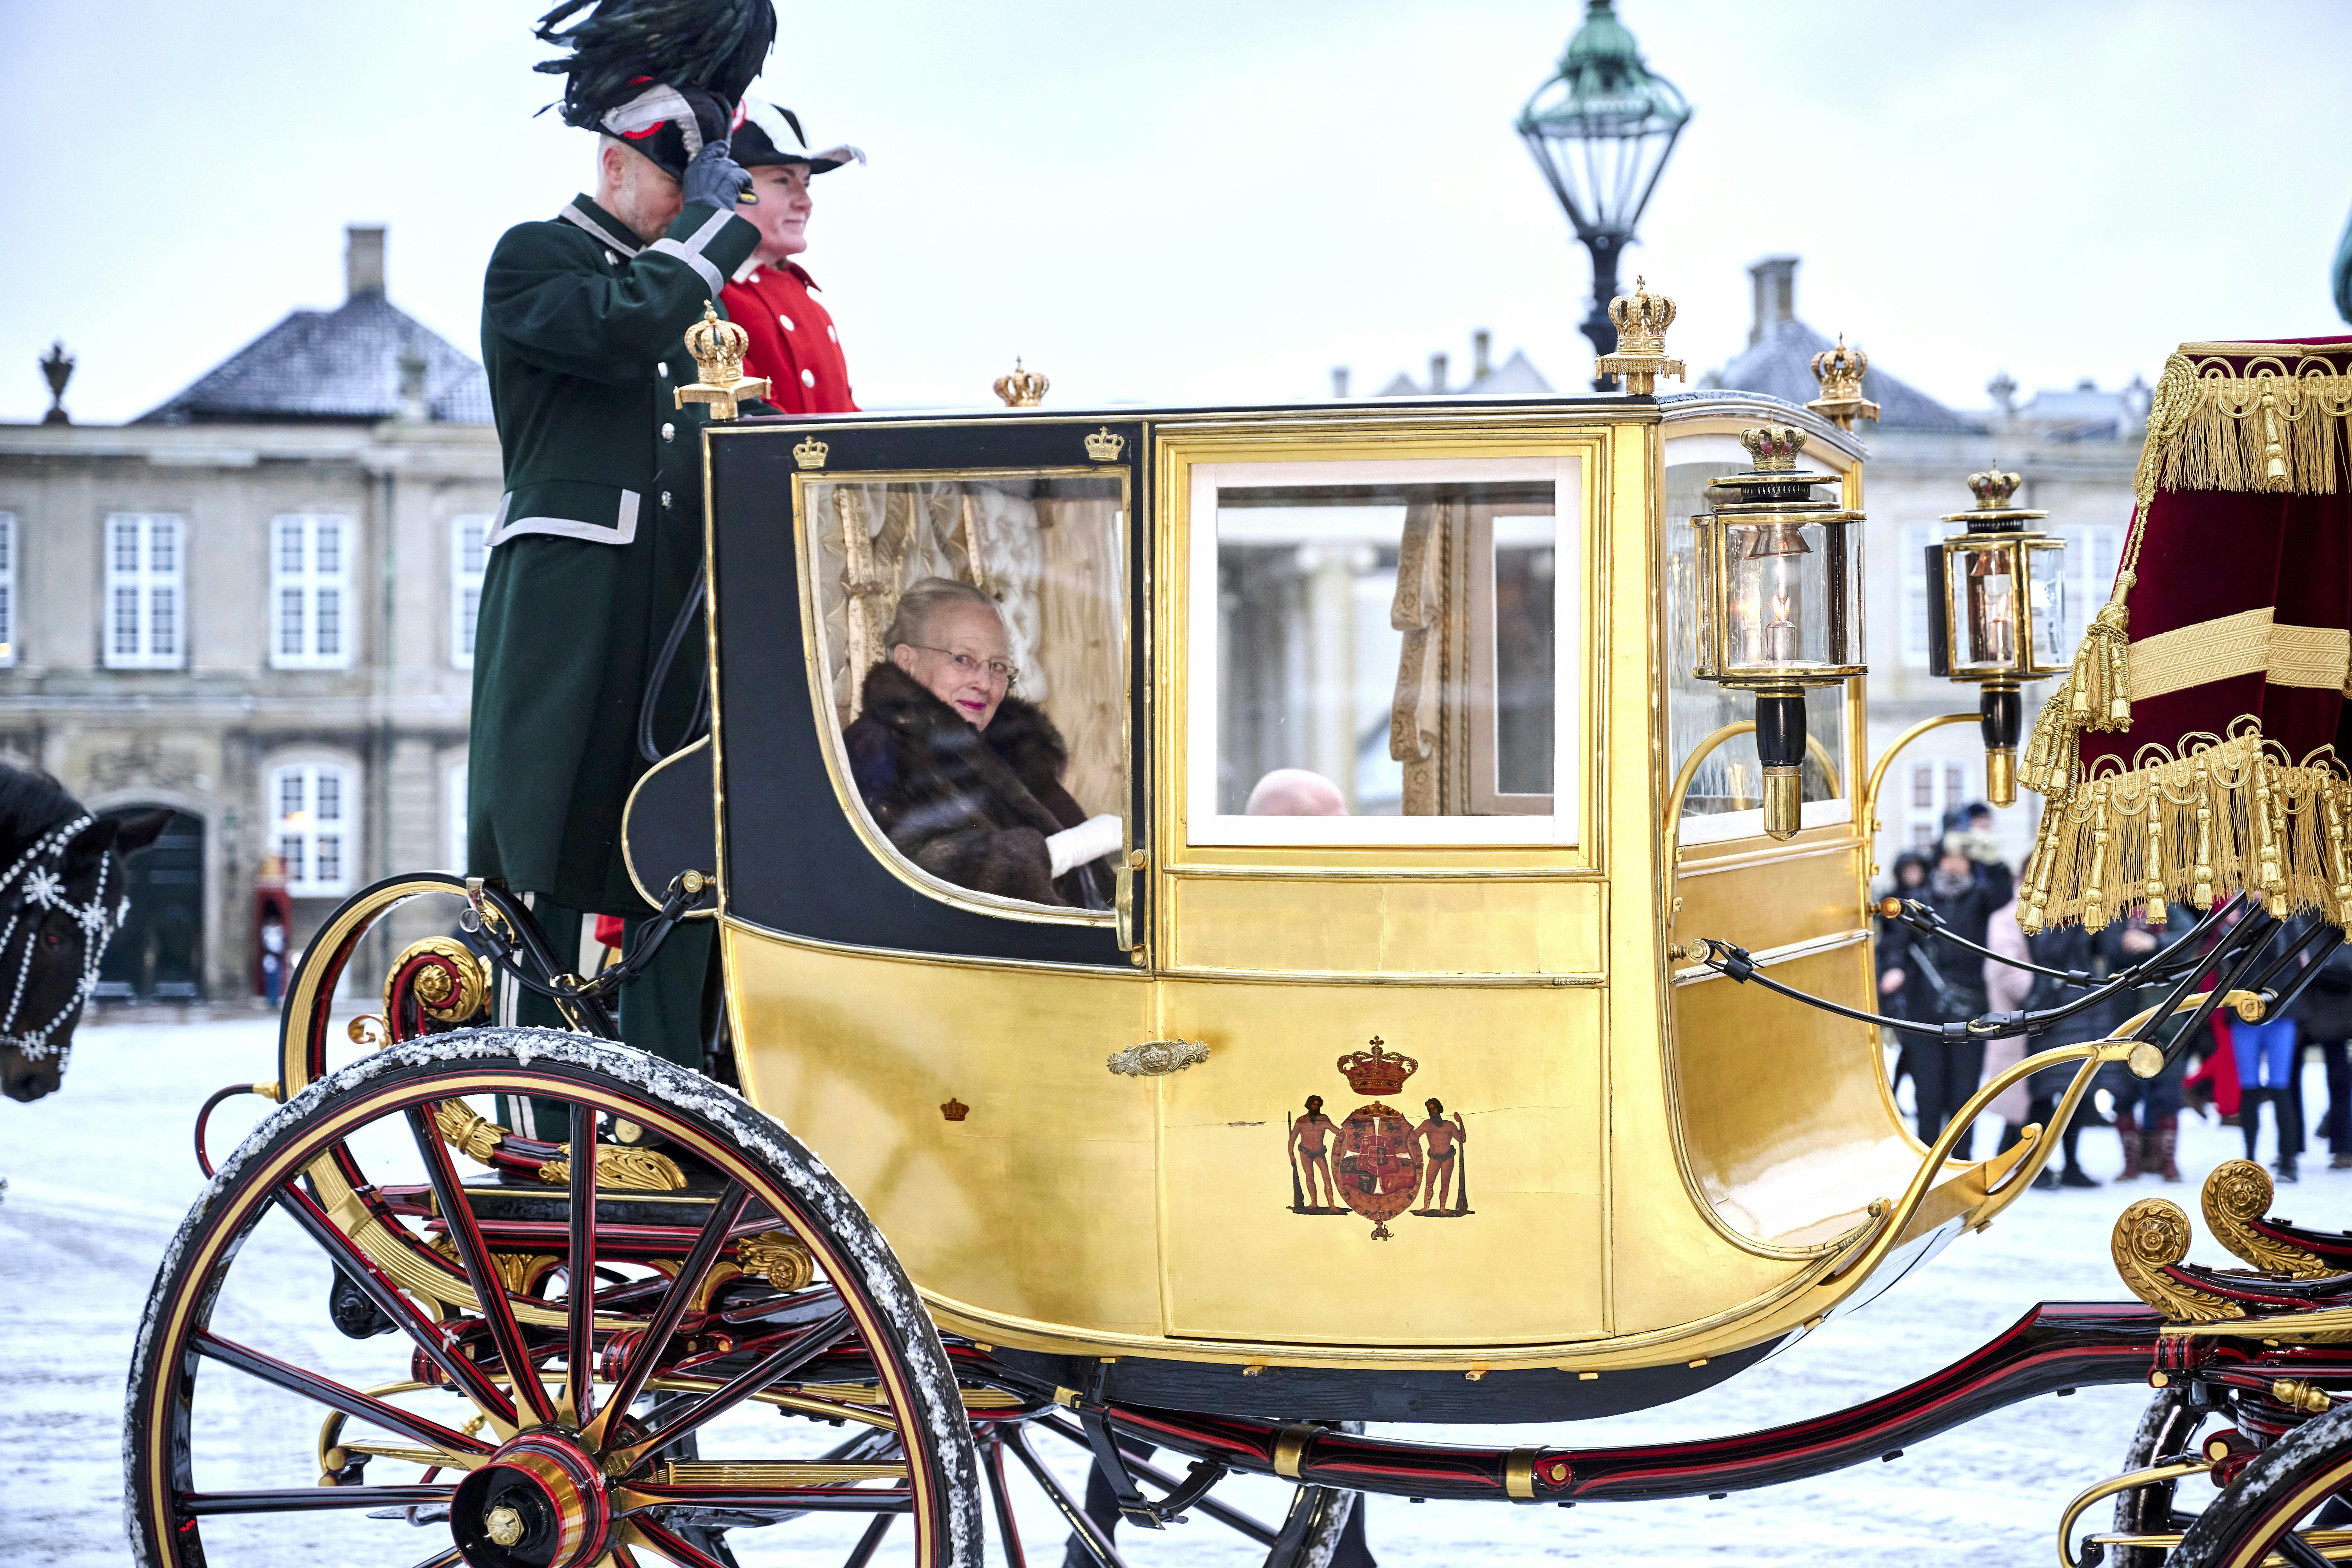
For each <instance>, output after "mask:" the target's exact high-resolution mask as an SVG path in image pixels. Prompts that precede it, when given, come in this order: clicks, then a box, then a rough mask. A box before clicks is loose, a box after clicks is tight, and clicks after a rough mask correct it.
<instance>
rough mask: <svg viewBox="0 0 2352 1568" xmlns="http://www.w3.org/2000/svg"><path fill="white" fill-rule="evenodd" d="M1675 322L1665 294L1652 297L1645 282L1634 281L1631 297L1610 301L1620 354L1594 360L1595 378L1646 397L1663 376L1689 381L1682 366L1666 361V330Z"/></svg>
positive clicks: (1624, 296)
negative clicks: (1615, 381)
mask: <svg viewBox="0 0 2352 1568" xmlns="http://www.w3.org/2000/svg"><path fill="white" fill-rule="evenodd" d="M1674 319H1675V302H1674V301H1673V300H1669V299H1667V298H1666V297H1665V296H1664V294H1653V293H1651V292H1650V290H1649V289H1648V287H1647V286H1646V283H1645V280H1644V279H1641V278H1638V277H1637V278H1635V279H1633V292H1632V293H1631V294H1620V295H1618V296H1617V298H1615V299H1614V300H1610V301H1609V320H1610V321H1611V322H1612V323H1613V324H1614V325H1615V326H1616V328H1617V352H1616V353H1606V354H1602V355H1601V357H1600V358H1599V359H1596V360H1594V361H1593V362H1592V372H1593V374H1595V375H1613V376H1615V377H1617V378H1618V381H1619V383H1620V384H1622V386H1623V387H1624V389H1625V390H1626V391H1627V392H1630V393H1636V394H1639V395H1642V396H1644V397H1646V396H1649V395H1652V394H1653V393H1654V392H1655V391H1656V390H1657V386H1658V377H1660V376H1662V375H1671V376H1673V377H1675V379H1676V380H1677V381H1680V380H1684V379H1686V378H1685V376H1684V374H1683V362H1682V361H1680V360H1678V359H1668V358H1667V357H1666V329H1667V328H1668V327H1669V326H1671V325H1673V324H1674Z"/></svg>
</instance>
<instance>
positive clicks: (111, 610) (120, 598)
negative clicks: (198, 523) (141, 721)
mask: <svg viewBox="0 0 2352 1568" xmlns="http://www.w3.org/2000/svg"><path fill="white" fill-rule="evenodd" d="M182 531H183V527H182V523H181V520H180V519H179V518H176V517H173V516H171V515H169V514H162V513H153V512H138V511H118V512H113V513H110V514H109V515H108V517H107V520H106V668H109V669H177V668H180V666H181V665H182V664H184V662H186V660H185V658H184V632H183V630H182V627H181V605H182V601H183V598H184V594H183V589H182V567H181V561H182V553H183V552H182V540H181V533H182Z"/></svg>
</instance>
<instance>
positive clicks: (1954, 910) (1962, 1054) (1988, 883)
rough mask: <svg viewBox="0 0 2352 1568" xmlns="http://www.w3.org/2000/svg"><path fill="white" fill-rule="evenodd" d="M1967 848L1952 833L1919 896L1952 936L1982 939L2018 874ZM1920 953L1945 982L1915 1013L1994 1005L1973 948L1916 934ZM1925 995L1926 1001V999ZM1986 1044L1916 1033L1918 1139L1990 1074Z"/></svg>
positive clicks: (1962, 1151)
mask: <svg viewBox="0 0 2352 1568" xmlns="http://www.w3.org/2000/svg"><path fill="white" fill-rule="evenodd" d="M2015 890H2016V879H2014V878H2013V877H2011V875H2010V872H2009V868H2008V867H2007V866H2005V865H2003V864H2001V863H2000V862H1999V861H1992V862H1989V863H1988V862H1982V861H1978V860H1975V859H1972V858H1969V846H1968V844H1966V843H1965V842H1964V840H1963V837H1962V836H1961V835H1959V834H1957V833H1953V834H1947V835H1945V837H1944V842H1943V846H1942V848H1941V851H1940V853H1939V854H1938V855H1937V860H1936V866H1935V869H1934V870H1933V871H1931V872H1930V873H1929V874H1928V877H1927V889H1926V896H1925V897H1924V898H1923V899H1922V900H1920V901H1921V902H1923V903H1925V904H1927V906H1928V907H1929V908H1931V909H1933V910H1935V911H1936V913H1937V915H1939V916H1941V917H1942V918H1943V921H1944V923H1945V924H1946V925H1947V926H1948V927H1949V928H1951V931H1952V932H1953V934H1954V935H1956V936H1959V937H1961V938H1964V939H1965V940H1967V941H1969V942H1977V943H1979V944H1981V943H1982V942H1984V940H1985V934H1986V929H1987V928H1988V927H1989V926H1990V924H1991V922H1992V917H1993V915H1994V913H1995V912H1996V911H1998V910H2000V908H2001V906H2003V905H2004V904H2007V903H2008V902H2009V901H2010V899H2011V895H2012V894H2013V893H2014V892H2015ZM1917 956H1918V958H1919V960H1920V961H1921V962H1922V963H1924V964H1926V965H1928V966H1929V967H1930V968H1931V970H1932V971H1933V973H1934V975H1935V976H1937V977H1939V978H1941V980H1942V981H1943V984H1941V985H1940V986H1931V989H1933V990H1935V991H1937V996H1936V999H1935V1001H1934V1003H1933V1004H1932V1005H1931V1006H1930V1008H1929V1009H1927V1010H1921V1009H1920V1008H1919V1007H1918V1006H1917V1005H1916V1004H1915V1005H1914V1007H1913V1009H1912V1011H1911V1013H1910V1016H1912V1017H1913V1018H1916V1019H1919V1020H1920V1021H1922V1022H1926V1023H1958V1022H1960V1021H1962V1020H1965V1019H1969V1018H1975V1017H1979V1016H1983V1014H1984V1013H1985V1012H1986V1011H1987V1009H1988V1003H1987V999H1986V996H1985V984H1984V965H1983V961H1982V960H1979V959H1976V958H1974V957H1972V956H1971V955H1970V954H1969V952H1967V950H1965V949H1963V948H1958V947H1954V946H1951V945H1950V944H1948V943H1944V942H1937V941H1935V940H1934V939H1933V938H1929V937H1920V938H1918V939H1917ZM1922 1000H1924V998H1923V999H1922ZM1984 1052H1985V1048H1984V1043H1983V1042H1982V1041H1981V1040H1976V1039H1961V1040H1942V1039H1928V1038H1927V1037H1918V1036H1915V1037H1913V1038H1912V1041H1911V1062H1912V1070H1913V1072H1914V1074H1915V1075H1916V1077H1915V1079H1914V1082H1915V1083H1916V1086H1917V1093H1918V1108H1919V1111H1918V1116H1919V1120H1918V1128H1919V1141H1920V1142H1923V1143H1932V1142H1935V1140H1936V1138H1937V1135H1938V1134H1939V1133H1941V1132H1942V1131H1944V1126H1945V1124H1946V1123H1947V1122H1948V1121H1951V1119H1952V1117H1953V1116H1954V1115H1955V1114H1957V1113H1958V1110H1959V1109H1960V1107H1961V1106H1962V1105H1964V1104H1965V1103H1967V1100H1968V1098H1969V1096H1970V1095H1972V1094H1974V1093H1975V1092H1976V1090H1977V1085H1978V1084H1979V1082H1981V1081H1982V1079H1983V1077H1984ZM1973 1142H1974V1139H1973V1134H1972V1133H1970V1132H1968V1131H1963V1132H1962V1133H1961V1134H1960V1136H1959V1141H1958V1142H1957V1143H1956V1144H1955V1145H1954V1146H1953V1150H1952V1156H1953V1158H1955V1159H1958V1160H1966V1159H1969V1158H1970V1157H1971V1155H1970V1152H1969V1151H1970V1148H1971V1145H1972V1143H1973Z"/></svg>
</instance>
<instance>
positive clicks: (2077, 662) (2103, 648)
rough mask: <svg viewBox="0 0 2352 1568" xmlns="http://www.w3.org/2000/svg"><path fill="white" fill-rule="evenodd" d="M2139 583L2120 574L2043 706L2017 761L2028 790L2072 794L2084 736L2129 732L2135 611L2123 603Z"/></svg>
mask: <svg viewBox="0 0 2352 1568" xmlns="http://www.w3.org/2000/svg"><path fill="white" fill-rule="evenodd" d="M2135 581H2137V577H2136V574H2134V573H2133V572H2132V571H2131V570H2130V569H2129V568H2128V567H2126V568H2125V569H2124V570H2122V571H2120V572H2118V573H2116V586H2115V592H2114V593H2112V594H2110V595H2107V602H2106V604H2105V606H2104V607H2102V608H2101V609H2100V611H2099V613H2098V614H2097V615H2095V616H2092V617H2091V624H2090V625H2089V626H2085V627H2084V629H2083V640H2082V642H2081V643H2080V644H2079V645H2078V646H2077V647H2075V649H2074V668H2072V669H2070V670H2069V671H2068V672H2067V674H2066V678H2065V679H2063V680H2062V681H2060V682H2059V683H2058V686H2057V689H2055V690H2053V691H2052V692H2051V694H2050V697H2049V700H2047V701H2045V702H2043V703H2042V712H2041V714H2040V715H2039V716H2038V717H2037V718H2035V720H2034V721H2033V733H2032V736H2031V737H2030V738H2029V739H2028V740H2027V742H2026V745H2025V754H2024V756H2022V757H2021V758H2020V759H2019V760H2018V766H2017V777H2018V781H2019V782H2020V783H2021V784H2024V785H2025V787H2026V788H2028V789H2030V790H2033V791H2035V792H2037V793H2039V794H2042V795H2064V794H2067V793H2069V792H2070V791H2072V790H2073V789H2074V786H2075V784H2078V783H2079V782H2080V781H2081V779H2082V773H2083V761H2082V748H2081V741H2082V735H2083V731H2085V730H2128V729H2130V728H2131V654H2130V648H2131V611H2130V608H2129V606H2128V605H2126V603H2125V599H2126V595H2129V594H2130V592H2131V586H2132V584H2133V583H2134V582H2135Z"/></svg>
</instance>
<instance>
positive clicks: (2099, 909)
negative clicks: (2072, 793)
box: [2083, 779, 2110, 931]
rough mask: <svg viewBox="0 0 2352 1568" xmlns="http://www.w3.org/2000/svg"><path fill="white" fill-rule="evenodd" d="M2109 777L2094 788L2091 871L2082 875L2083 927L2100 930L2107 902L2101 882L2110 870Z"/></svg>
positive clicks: (2092, 799)
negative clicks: (2108, 856)
mask: <svg viewBox="0 0 2352 1568" xmlns="http://www.w3.org/2000/svg"><path fill="white" fill-rule="evenodd" d="M2109 799H2110V790H2109V781H2108V780H2105V779H2101V780H2100V781H2099V782H2098V783H2097V784H2095V785H2094V786H2093V787H2092V790H2091V874H2090V875H2089V876H2088V877H2085V878H2084V879H2083V927H2084V930H2085V931H2099V930H2101V929H2103V928H2104V927H2105V925H2106V923H2107V906H2106V902H2105V895H2104V893H2103V892H2102V891H2101V885H2102V884H2103V883H2104V882H2105V879H2106V874H2107V837H2108V822H2109V818H2108V815H2107V805H2108V801H2109Z"/></svg>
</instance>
